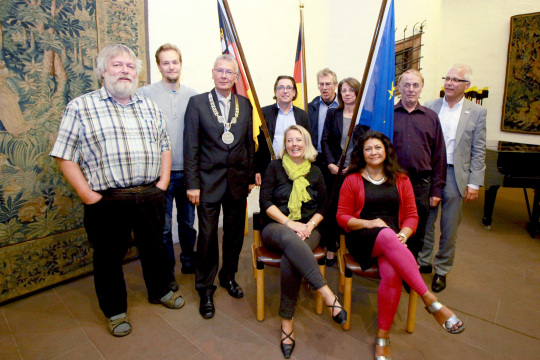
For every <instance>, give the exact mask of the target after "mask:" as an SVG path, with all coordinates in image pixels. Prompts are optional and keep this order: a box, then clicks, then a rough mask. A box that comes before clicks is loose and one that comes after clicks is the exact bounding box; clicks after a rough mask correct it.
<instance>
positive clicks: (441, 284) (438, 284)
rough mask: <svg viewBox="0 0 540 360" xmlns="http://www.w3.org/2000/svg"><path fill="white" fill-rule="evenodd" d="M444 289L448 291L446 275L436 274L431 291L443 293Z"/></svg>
mask: <svg viewBox="0 0 540 360" xmlns="http://www.w3.org/2000/svg"><path fill="white" fill-rule="evenodd" d="M444 289H446V275H439V274H437V273H435V276H434V277H433V281H432V282H431V290H433V292H436V293H438V292H441V291H443V290H444Z"/></svg>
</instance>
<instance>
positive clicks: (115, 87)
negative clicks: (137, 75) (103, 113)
mask: <svg viewBox="0 0 540 360" xmlns="http://www.w3.org/2000/svg"><path fill="white" fill-rule="evenodd" d="M122 77H127V78H129V79H131V82H125V81H119V79H120V78H122ZM103 84H104V85H105V88H106V89H107V90H108V91H109V92H110V93H111V95H112V96H113V97H115V98H118V99H127V98H129V97H131V95H133V94H134V93H135V91H136V90H137V85H138V84H137V82H136V81H135V79H133V78H131V77H130V76H123V75H121V76H117V77H114V76H111V75H109V74H107V73H105V75H104V77H103Z"/></svg>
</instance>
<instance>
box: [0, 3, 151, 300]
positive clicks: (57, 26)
mask: <svg viewBox="0 0 540 360" xmlns="http://www.w3.org/2000/svg"><path fill="white" fill-rule="evenodd" d="M145 14H146V1H145V0H125V1H120V0H117V1H110V0H109V1H106V0H65V1H61V0H58V1H55V0H24V1H21V0H2V1H0V302H3V301H6V300H8V299H11V298H14V297H17V296H20V295H24V294H26V293H29V292H32V291H35V290H38V289H40V288H43V287H46V286H49V285H53V284H55V283H57V282H59V281H63V280H66V279H69V278H72V277H75V276H79V275H81V274H85V273H87V272H89V271H91V270H92V249H91V247H90V245H89V243H88V241H87V238H86V233H85V231H84V228H83V205H82V202H81V200H80V199H79V198H78V197H77V195H76V193H75V191H74V190H73V188H71V186H69V185H68V184H67V182H66V180H65V179H64V178H63V176H62V174H61V172H60V171H59V169H58V167H57V165H56V161H55V160H54V159H52V158H51V157H49V155H48V154H49V152H50V150H51V147H52V145H53V143H54V141H55V139H56V136H57V132H58V127H59V125H60V121H61V118H62V113H63V111H64V109H65V107H66V104H67V103H68V102H69V101H71V100H72V99H73V98H75V97H77V96H79V95H81V94H84V93H87V92H89V91H92V90H95V89H97V88H99V86H100V84H99V83H98V81H97V78H96V76H95V73H94V68H95V65H96V57H97V54H98V49H101V48H103V47H104V46H106V45H109V44H112V43H122V44H125V45H127V46H129V47H131V48H132V49H133V50H134V51H135V53H136V54H137V56H138V58H140V59H141V60H143V62H144V65H143V69H144V71H143V73H142V74H141V77H140V81H141V85H143V84H145V83H146V74H147V72H146V60H147V51H146V49H147V44H146V16H145Z"/></svg>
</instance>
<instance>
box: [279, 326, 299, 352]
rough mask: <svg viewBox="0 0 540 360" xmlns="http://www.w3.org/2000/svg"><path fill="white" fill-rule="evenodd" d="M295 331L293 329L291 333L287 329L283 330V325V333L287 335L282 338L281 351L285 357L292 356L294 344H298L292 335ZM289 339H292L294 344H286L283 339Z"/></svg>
mask: <svg viewBox="0 0 540 360" xmlns="http://www.w3.org/2000/svg"><path fill="white" fill-rule="evenodd" d="M293 331H294V330H293ZM293 331H291V333H290V334H287V333H286V332H285V331H283V327H281V332H282V333H283V335H285V337H284V338H283V339H281V352H282V353H283V356H284V357H285V359H290V358H291V355H292V352H293V350H294V346H295V345H296V342H295V341H294V339H293V338H292V337H291V335H292V333H293ZM287 339H290V340H291V341H292V344H284V343H283V341H285V340H287Z"/></svg>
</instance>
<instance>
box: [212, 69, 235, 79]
mask: <svg viewBox="0 0 540 360" xmlns="http://www.w3.org/2000/svg"><path fill="white" fill-rule="evenodd" d="M212 71H213V72H214V74H217V75H220V76H223V75H225V76H227V77H228V78H232V77H235V76H236V73H235V72H234V71H231V70H225V69H212Z"/></svg>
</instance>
